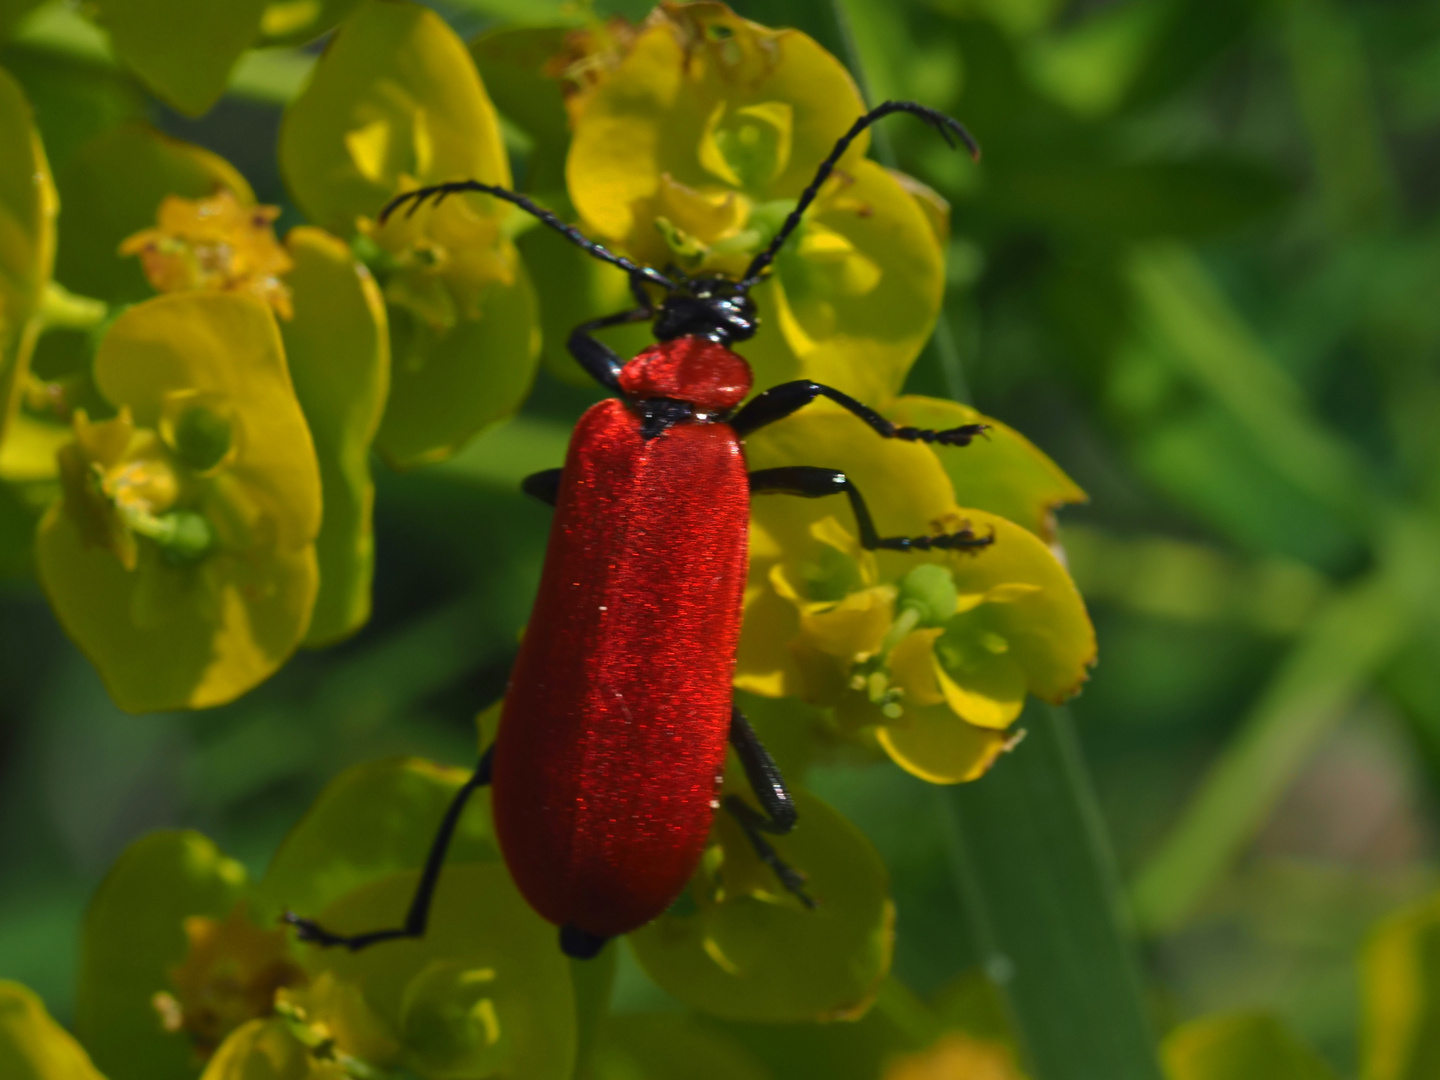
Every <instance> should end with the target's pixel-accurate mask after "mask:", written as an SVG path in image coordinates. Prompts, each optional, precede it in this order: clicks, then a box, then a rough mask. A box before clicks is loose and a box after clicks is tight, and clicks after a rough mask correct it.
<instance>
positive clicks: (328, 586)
mask: <svg viewBox="0 0 1440 1080" xmlns="http://www.w3.org/2000/svg"><path fill="white" fill-rule="evenodd" d="M285 246H286V248H287V250H288V251H289V252H290V257H291V258H292V259H293V260H294V262H295V268H294V270H292V271H291V273H290V275H289V277H288V278H287V279H286V280H287V281H288V283H289V285H290V288H291V290H292V292H293V295H294V305H295V317H294V318H292V319H290V320H288V321H286V322H284V323H282V324H281V326H280V333H281V335H282V337H283V338H284V341H285V359H286V361H287V362H288V364H289V366H290V377H291V379H292V380H293V381H294V384H295V393H296V395H297V397H298V398H299V399H300V407H301V408H302V409H303V410H304V411H305V420H306V422H307V423H308V424H309V425H310V433H311V435H312V436H313V437H314V439H315V452H316V453H317V455H318V456H319V460H320V481H321V490H322V491H323V493H324V496H325V508H324V514H323V515H322V516H321V520H320V535H319V536H318V537H317V538H316V541H315V551H316V554H317V556H318V557H319V562H320V595H319V596H318V597H317V598H316V600H315V613H314V617H313V618H312V619H311V620H310V629H309V631H308V632H307V634H306V636H305V643H306V644H307V645H323V644H329V643H331V642H334V641H337V640H339V639H340V638H343V637H346V636H347V635H349V634H351V633H353V632H354V631H356V630H358V629H359V628H360V627H361V626H363V625H365V622H366V621H367V620H368V619H369V617H370V585H371V579H372V577H373V576H374V570H375V538H374V535H373V533H372V530H371V517H372V512H373V510H374V503H375V484H374V481H373V480H371V478H370V444H371V442H372V441H373V440H374V438H375V432H376V431H377V430H378V429H379V427H380V417H381V415H382V414H383V412H384V410H385V398H386V395H387V394H388V393H389V389H390V337H389V333H388V331H387V324H386V318H385V304H384V302H383V301H382V300H381V298H380V290H379V288H378V287H377V286H376V284H375V281H374V279H373V278H371V276H370V273H369V271H367V270H366V269H365V268H364V267H363V266H361V265H359V264H358V263H356V262H355V259H354V257H353V256H352V255H351V253H350V249H349V248H348V247H347V246H346V245H345V244H343V243H341V242H340V241H339V240H337V239H336V238H335V237H333V236H331V235H329V234H328V233H325V232H322V231H321V230H319V229H315V228H311V227H309V226H304V225H302V226H300V227H299V228H297V229H293V230H291V232H290V233H289V235H288V236H286V237H285Z"/></svg>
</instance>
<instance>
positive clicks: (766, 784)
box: [725, 706, 815, 908]
mask: <svg viewBox="0 0 1440 1080" xmlns="http://www.w3.org/2000/svg"><path fill="white" fill-rule="evenodd" d="M730 745H731V746H733V747H734V748H735V756H736V757H738V758H739V759H740V764H741V766H742V767H743V768H744V769H745V778H746V779H747V780H749V781H750V790H752V791H753V792H755V798H756V799H757V800H758V801H759V803H760V807H761V810H763V811H764V812H763V813H761V812H760V811H757V810H756V809H755V808H754V807H753V806H751V805H750V804H749V803H747V802H746V801H745V800H744V799H742V798H740V796H738V795H727V796H726V797H725V809H726V810H728V811H729V812H730V813H731V815H733V816H734V818H735V820H736V821H738V822H739V823H740V828H742V829H744V830H745V835H746V837H748V838H749V840H750V844H751V846H752V847H754V849H755V854H756V855H758V856H760V860H761V862H763V863H764V864H765V865H766V866H768V867H770V869H771V870H773V871H775V876H776V877H777V878H779V879H780V884H781V885H784V886H785V888H786V889H787V890H789V891H790V892H792V893H794V894H795V895H796V896H797V897H799V899H800V902H801V903H803V904H804V905H805V906H806V907H811V908H813V907H814V906H815V901H814V900H812V899H810V897H809V895H808V894H807V893H806V892H805V876H804V875H803V874H801V873H800V872H799V871H797V870H795V869H794V868H793V867H791V866H789V865H788V864H786V863H785V862H784V860H782V859H781V858H780V856H779V855H778V854H777V853H776V851H775V849H774V848H773V847H771V846H770V842H769V841H768V840H766V839H765V837H764V836H762V835H760V834H761V833H769V834H770V835H771V836H784V835H785V834H786V833H788V832H789V831H790V830H791V829H793V828H794V827H795V822H796V821H797V820H798V819H799V814H797V813H796V812H795V804H794V803H793V802H791V800H790V792H788V791H786V790H785V780H784V778H782V777H781V775H780V768H779V766H777V765H776V764H775V759H774V758H772V757H771V756H770V751H768V750H766V749H765V744H764V743H762V742H761V741H760V739H759V737H758V736H756V734H755V729H754V728H752V727H751V726H750V722H749V721H748V720H746V719H745V714H744V713H742V712H741V711H740V710H739V708H738V707H734V706H732V707H731V710H730Z"/></svg>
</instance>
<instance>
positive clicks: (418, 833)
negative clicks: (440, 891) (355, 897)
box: [256, 758, 499, 916]
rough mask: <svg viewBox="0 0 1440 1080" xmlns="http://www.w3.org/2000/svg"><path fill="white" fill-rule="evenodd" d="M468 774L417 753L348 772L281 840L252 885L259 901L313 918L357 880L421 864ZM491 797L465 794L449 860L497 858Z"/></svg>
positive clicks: (365, 881)
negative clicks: (262, 874) (261, 875)
mask: <svg viewBox="0 0 1440 1080" xmlns="http://www.w3.org/2000/svg"><path fill="white" fill-rule="evenodd" d="M467 776H468V774H467V773H466V772H465V771H464V770H462V769H450V768H444V767H442V766H439V765H433V764H431V763H430V762H427V761H421V760H419V759H418V758H393V759H389V760H385V761H372V762H367V763H366V764H363V765H356V766H354V767H353V768H351V769H347V770H346V771H345V772H343V773H341V774H340V775H339V776H337V777H336V778H335V779H334V780H332V781H331V782H330V783H329V784H328V785H326V787H325V790H324V791H322V792H321V793H320V795H319V797H318V798H316V800H315V802H314V804H312V805H311V807H310V809H309V811H308V812H307V813H306V815H305V816H304V817H303V818H301V820H300V823H299V824H298V825H296V826H295V828H293V829H292V830H291V831H290V834H289V835H288V836H287V837H286V838H285V842H284V843H282V844H281V845H280V850H279V851H277V852H276V853H275V858H274V859H273V860H271V863H270V867H269V869H268V870H267V871H266V872H265V877H264V878H263V880H262V881H261V882H260V885H259V887H258V888H257V890H256V895H257V898H258V901H259V902H260V903H261V904H262V905H266V906H268V908H269V909H270V910H273V911H275V912H279V911H280V910H282V909H289V910H291V911H294V912H297V913H298V914H301V915H307V916H314V915H315V914H317V913H318V912H319V911H321V910H322V909H323V908H325V907H326V906H327V905H328V904H330V903H331V902H333V901H335V900H337V899H338V898H340V897H342V896H344V895H346V894H347V893H350V892H351V891H352V890H354V889H357V888H359V887H360V886H362V885H366V884H369V883H371V882H374V881H376V880H378V879H380V878H383V877H386V876H387V875H389V874H393V873H395V872H396V871H398V870H408V869H411V868H414V867H419V866H421V865H422V864H423V863H424V862H425V855H426V853H427V852H428V851H429V850H430V841H431V840H432V839H433V838H434V835H435V830H436V829H437V828H439V825H440V819H441V818H442V817H443V816H444V814H445V809H446V808H447V807H448V806H449V805H450V802H451V800H452V799H453V798H454V797H455V792H456V791H457V790H459V788H460V785H461V784H463V783H464V782H465V780H466V778H467ZM488 802H489V789H488V788H486V789H483V790H481V791H478V792H476V793H475V794H474V795H472V796H471V797H470V805H469V807H468V808H467V810H466V812H465V815H464V816H463V817H462V818H461V819H460V826H459V828H458V830H457V831H456V834H455V839H454V841H453V843H452V844H451V846H450V858H451V860H452V861H481V862H493V861H496V860H497V859H498V858H499V854H498V851H497V849H496V847H495V841H494V839H493V836H492V833H491V831H490V814H489V806H488ZM266 913H267V914H268V912H266Z"/></svg>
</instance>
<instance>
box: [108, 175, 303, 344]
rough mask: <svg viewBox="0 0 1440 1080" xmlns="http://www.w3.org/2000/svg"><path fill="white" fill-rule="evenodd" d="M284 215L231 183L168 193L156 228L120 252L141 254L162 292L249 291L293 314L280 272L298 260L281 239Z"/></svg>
mask: <svg viewBox="0 0 1440 1080" xmlns="http://www.w3.org/2000/svg"><path fill="white" fill-rule="evenodd" d="M279 216H280V208H279V207H276V206H247V205H245V204H243V203H241V202H240V200H239V199H237V198H236V197H235V195H234V193H233V192H231V191H230V190H229V189H227V188H220V189H218V190H217V191H216V192H215V194H213V195H211V196H210V197H209V198H207V199H182V198H180V197H179V196H176V195H167V196H166V197H165V199H164V201H162V202H161V203H160V210H159V213H158V214H157V218H156V226H155V228H153V229H142V230H141V231H140V232H137V233H135V234H134V235H133V236H131V237H129V238H128V239H126V240H125V241H124V242H123V243H122V244H121V245H120V254H121V255H138V256H140V264H141V266H142V267H144V269H145V276H146V277H147V278H148V279H149V281H150V284H151V285H153V286H154V287H155V288H156V290H158V291H159V292H165V293H171V292H187V291H189V290H192V289H203V290H212V291H217V292H240V293H247V294H249V295H251V296H254V297H256V298H257V299H259V300H262V301H264V302H265V303H266V304H269V305H270V307H271V308H273V309H274V311H275V313H276V314H277V315H279V316H280V317H281V318H284V319H288V318H290V316H291V307H290V290H289V289H288V288H286V286H285V283H284V282H282V281H281V280H280V278H281V276H282V275H284V274H286V273H288V272H289V271H290V269H291V268H292V267H293V266H294V262H293V261H292V260H291V258H290V256H289V254H287V253H286V251H285V249H284V248H283V247H281V246H280V244H279V243H278V242H277V241H276V240H275V231H274V228H273V225H274V221H275V219H276V218H277V217H279Z"/></svg>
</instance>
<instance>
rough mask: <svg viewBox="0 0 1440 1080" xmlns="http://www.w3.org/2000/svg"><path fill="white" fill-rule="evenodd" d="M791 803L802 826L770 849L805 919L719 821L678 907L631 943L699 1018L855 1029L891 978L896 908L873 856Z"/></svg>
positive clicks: (837, 825) (849, 829) (800, 800)
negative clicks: (783, 865) (806, 897)
mask: <svg viewBox="0 0 1440 1080" xmlns="http://www.w3.org/2000/svg"><path fill="white" fill-rule="evenodd" d="M738 772H739V770H735V769H732V770H731V775H734V774H736V773H738ZM735 790H737V791H738V790H741V789H740V788H736V789H735ZM791 794H792V796H793V797H794V799H795V805H796V808H797V809H798V810H799V813H800V817H801V819H802V820H803V821H804V822H805V825H804V827H803V828H799V829H796V830H795V831H794V832H792V833H789V834H788V835H786V836H784V837H781V838H777V839H775V840H774V841H773V843H774V846H775V848H776V850H777V851H778V852H779V853H780V856H781V858H783V859H784V860H785V861H786V862H787V863H788V864H789V865H791V866H793V867H795V868H796V869H797V870H799V871H800V872H801V873H803V874H804V875H805V877H806V889H807V890H808V892H809V893H810V894H811V896H812V898H813V899H814V900H815V901H816V907H815V908H814V909H807V908H806V907H804V906H803V905H802V904H801V902H800V901H799V900H798V899H797V898H796V897H794V896H792V895H791V894H790V893H788V892H786V891H785V890H783V889H782V888H780V886H779V885H778V883H777V882H776V880H775V873H774V871H773V870H772V869H771V868H770V867H768V866H766V865H765V864H764V863H762V862H761V861H760V859H759V858H757V857H756V855H755V852H754V848H753V847H752V845H751V844H750V841H749V839H748V838H747V837H746V836H745V834H744V833H743V832H742V831H741V830H740V828H739V826H738V825H736V824H735V819H734V818H733V817H731V816H730V815H729V814H719V815H717V817H716V823H715V828H714V830H713V832H712V838H711V839H712V844H711V847H710V848H709V850H708V851H707V852H706V854H705V857H704V861H703V863H702V865H701V867H700V869H699V871H697V873H696V875H695V877H694V878H693V879H692V881H691V883H690V890H689V894H688V896H687V897H686V898H683V899H682V901H681V902H679V903H677V904H676V905H675V906H674V907H673V908H672V909H671V910H670V911H669V912H667V913H666V914H664V915H662V916H661V917H660V918H659V919H656V920H655V921H654V922H653V923H651V924H649V925H648V926H645V927H643V928H641V929H640V930H637V931H635V932H634V933H633V934H631V935H630V939H629V940H630V943H631V945H632V946H633V947H634V949H635V955H636V956H637V957H638V959H639V960H640V963H641V964H642V965H643V966H644V968H645V970H646V971H647V972H648V973H649V974H650V976H651V977H652V978H653V979H655V981H656V982H658V983H659V984H660V985H661V986H662V987H664V988H665V989H666V990H667V991H669V992H670V993H671V994H673V995H675V996H676V997H678V998H679V999H680V1000H681V1001H684V1002H685V1003H686V1004H688V1005H691V1006H693V1007H694V1008H696V1009H699V1010H701V1011H703V1012H706V1013H710V1014H711V1015H714V1016H721V1017H725V1018H728V1019H733V1020H755V1021H764V1022H772V1023H773V1022H781V1023H802V1022H805V1021H811V1020H839V1019H855V1018H857V1017H859V1016H860V1015H862V1014H863V1013H864V1012H865V1010H866V1009H867V1008H869V1006H870V1003H871V1002H872V1001H873V999H874V995H875V993H876V991H877V990H878V989H879V986H880V982H881V980H882V979H883V978H884V977H885V974H886V973H887V972H888V971H889V969H890V957H891V950H892V948H893V944H894V905H893V904H892V903H891V901H890V896H889V876H888V874H887V873H886V870H885V865H884V863H883V862H882V861H881V859H880V855H879V853H878V852H877V851H876V850H875V849H874V848H873V847H872V846H871V845H870V843H869V841H867V840H866V839H865V837H864V836H863V835H862V834H861V833H860V831H859V830H858V829H856V828H855V826H853V825H851V824H850V823H849V822H848V821H846V820H845V818H843V817H842V816H841V815H840V814H838V813H837V812H836V811H834V810H833V809H831V808H830V807H829V806H828V805H826V804H825V803H824V802H822V801H820V800H819V799H818V798H816V797H815V796H813V795H810V794H808V793H807V792H804V791H798V790H795V789H793V788H792V790H791ZM742 797H747V796H742ZM687 909H688V910H687Z"/></svg>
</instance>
